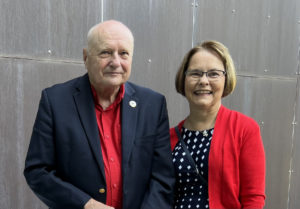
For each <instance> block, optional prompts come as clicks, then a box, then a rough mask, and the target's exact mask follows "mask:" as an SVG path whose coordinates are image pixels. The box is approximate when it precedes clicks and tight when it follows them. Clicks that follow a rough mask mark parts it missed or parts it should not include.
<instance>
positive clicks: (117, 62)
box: [110, 52, 121, 68]
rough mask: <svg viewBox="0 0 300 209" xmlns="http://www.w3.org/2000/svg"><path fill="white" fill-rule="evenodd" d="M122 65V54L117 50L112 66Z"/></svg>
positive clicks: (111, 62) (113, 55)
mask: <svg viewBox="0 0 300 209" xmlns="http://www.w3.org/2000/svg"><path fill="white" fill-rule="evenodd" d="M120 65H121V58H120V55H119V54H118V53H117V52H115V53H113V54H112V57H111V61H110V66H112V67H114V68H116V67H119V66H120Z"/></svg>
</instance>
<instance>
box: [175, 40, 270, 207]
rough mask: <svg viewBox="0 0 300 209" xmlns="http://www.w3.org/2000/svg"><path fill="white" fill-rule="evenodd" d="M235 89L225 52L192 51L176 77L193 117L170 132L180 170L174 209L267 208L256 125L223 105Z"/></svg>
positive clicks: (211, 47) (210, 45)
mask: <svg viewBox="0 0 300 209" xmlns="http://www.w3.org/2000/svg"><path fill="white" fill-rule="evenodd" d="M235 85H236V75H235V69H234V64H233V61H232V59H231V56H230V54H229V51H228V50H227V48H226V47H225V46H224V45H223V44H221V43H219V42H217V41H207V42H204V43H202V44H201V45H198V46H196V47H194V48H192V49H191V50H190V51H189V52H188V53H187V55H186V56H185V58H184V60H183V62H182V64H181V67H180V68H179V70H178V72H177V75H176V90H177V92H178V93H180V94H182V95H183V96H184V97H186V99H187V101H188V103H189V108H190V113H189V115H188V116H187V117H186V119H185V120H183V121H181V122H180V123H179V124H178V126H176V127H174V128H172V129H171V130H170V134H171V146H172V150H173V163H174V166H175V170H176V180H177V185H176V187H177V188H176V195H175V208H179V209H181V208H183V209H185V208H187V209H188V208H191V209H197V208H210V209H225V208H226V209H238V208H243V209H244V208H249V209H250V208H251V209H259V208H263V206H264V200H265V153H264V148H263V144H262V140H261V135H260V129H259V126H258V125H257V123H256V122H255V121H254V120H253V119H251V118H249V117H247V116H245V115H243V114H241V113H239V112H236V111H233V110H229V109H227V108H226V107H224V106H223V105H222V103H221V99H222V98H223V97H225V96H227V95H229V94H230V93H232V92H233V90H234V88H235Z"/></svg>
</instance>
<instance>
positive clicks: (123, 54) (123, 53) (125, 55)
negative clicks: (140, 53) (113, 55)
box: [120, 51, 129, 57]
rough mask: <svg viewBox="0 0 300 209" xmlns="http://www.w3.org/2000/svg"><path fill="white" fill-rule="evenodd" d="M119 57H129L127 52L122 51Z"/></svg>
mask: <svg viewBox="0 0 300 209" xmlns="http://www.w3.org/2000/svg"><path fill="white" fill-rule="evenodd" d="M120 55H121V56H122V57H127V56H129V53H128V52H127V51H123V52H121V53H120Z"/></svg>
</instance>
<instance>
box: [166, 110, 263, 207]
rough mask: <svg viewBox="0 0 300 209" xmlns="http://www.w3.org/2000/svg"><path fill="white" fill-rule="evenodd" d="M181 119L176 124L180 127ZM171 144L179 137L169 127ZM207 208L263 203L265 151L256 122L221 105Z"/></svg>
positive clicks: (217, 121)
mask: <svg viewBox="0 0 300 209" xmlns="http://www.w3.org/2000/svg"><path fill="white" fill-rule="evenodd" d="M183 123H184V121H181V122H180V123H179V124H178V126H179V130H181V127H182V125H183ZM170 135H171V147H172V150H173V149H174V147H175V145H176V144H177V142H178V138H177V135H176V132H175V129H174V128H171V129H170ZM208 165H209V166H208V197H209V208H210V209H240V208H243V209H245V208H248V209H250V208H251V209H261V208H263V207H264V202H265V152H264V148H263V143H262V140H261V135H260V129H259V126H258V124H257V123H256V122H255V121H254V120H253V119H252V118H249V117H247V116H245V115H243V114H242V113H239V112H237V111H233V110H229V109H227V108H226V107H224V106H223V105H221V107H220V109H219V112H218V115H217V119H216V123H215V128H214V133H213V137H212V142H211V147H210V152H209V161H208Z"/></svg>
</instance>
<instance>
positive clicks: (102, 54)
mask: <svg viewBox="0 0 300 209" xmlns="http://www.w3.org/2000/svg"><path fill="white" fill-rule="evenodd" d="M110 54H111V52H110V51H101V52H100V53H99V57H102V58H106V57H109V56H110Z"/></svg>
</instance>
